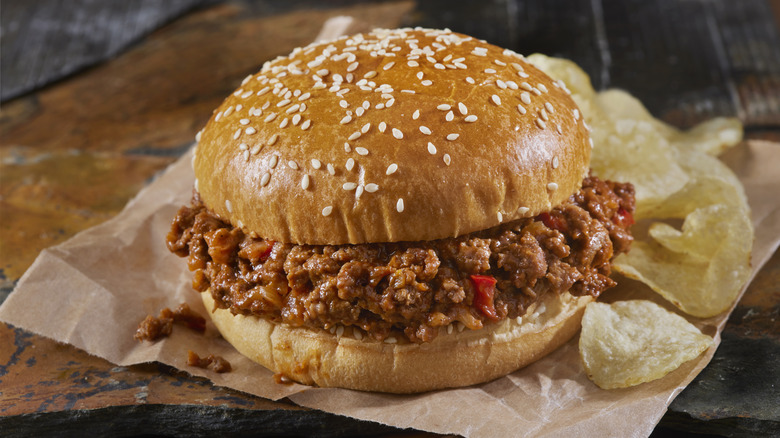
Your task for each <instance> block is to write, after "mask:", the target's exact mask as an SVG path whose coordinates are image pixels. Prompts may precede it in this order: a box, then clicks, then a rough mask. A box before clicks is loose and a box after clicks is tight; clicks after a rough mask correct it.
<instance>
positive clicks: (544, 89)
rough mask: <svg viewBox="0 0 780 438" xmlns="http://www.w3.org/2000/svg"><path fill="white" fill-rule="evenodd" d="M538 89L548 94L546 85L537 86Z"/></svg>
mask: <svg viewBox="0 0 780 438" xmlns="http://www.w3.org/2000/svg"><path fill="white" fill-rule="evenodd" d="M536 88H538V89H540V90H542V92H544V93H546V92H547V87H545V86H544V84H536Z"/></svg>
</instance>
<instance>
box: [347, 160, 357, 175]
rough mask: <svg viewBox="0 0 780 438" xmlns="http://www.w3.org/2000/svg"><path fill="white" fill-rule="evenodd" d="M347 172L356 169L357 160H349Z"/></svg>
mask: <svg viewBox="0 0 780 438" xmlns="http://www.w3.org/2000/svg"><path fill="white" fill-rule="evenodd" d="M346 167H347V171H350V172H351V171H352V168H353V167H355V160H354V159H353V158H347V164H346Z"/></svg>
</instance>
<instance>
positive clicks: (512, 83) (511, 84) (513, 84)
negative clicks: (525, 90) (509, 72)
mask: <svg viewBox="0 0 780 438" xmlns="http://www.w3.org/2000/svg"><path fill="white" fill-rule="evenodd" d="M506 86H507V87H509V89H510V90H517V89H518V88H519V87H518V86H517V82H515V81H506Z"/></svg>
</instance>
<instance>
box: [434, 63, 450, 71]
mask: <svg viewBox="0 0 780 438" xmlns="http://www.w3.org/2000/svg"><path fill="white" fill-rule="evenodd" d="M433 66H434V68H437V69H439V70H444V69H446V68H447V67H445V66H444V64H440V63H438V62H437V63H436V64H433Z"/></svg>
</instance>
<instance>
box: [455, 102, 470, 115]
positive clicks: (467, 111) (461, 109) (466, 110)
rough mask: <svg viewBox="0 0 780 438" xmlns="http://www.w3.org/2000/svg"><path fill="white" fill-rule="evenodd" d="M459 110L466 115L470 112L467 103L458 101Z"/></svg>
mask: <svg viewBox="0 0 780 438" xmlns="http://www.w3.org/2000/svg"><path fill="white" fill-rule="evenodd" d="M458 111H460V113H461V114H463V115H464V116H465V115H466V114H468V113H469V109H468V108H466V105H464V104H463V102H458Z"/></svg>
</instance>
